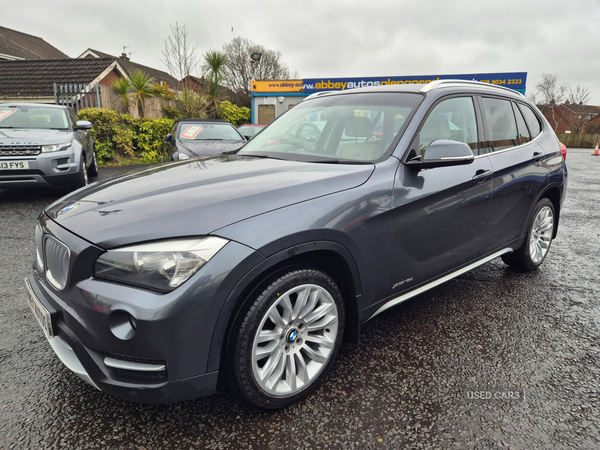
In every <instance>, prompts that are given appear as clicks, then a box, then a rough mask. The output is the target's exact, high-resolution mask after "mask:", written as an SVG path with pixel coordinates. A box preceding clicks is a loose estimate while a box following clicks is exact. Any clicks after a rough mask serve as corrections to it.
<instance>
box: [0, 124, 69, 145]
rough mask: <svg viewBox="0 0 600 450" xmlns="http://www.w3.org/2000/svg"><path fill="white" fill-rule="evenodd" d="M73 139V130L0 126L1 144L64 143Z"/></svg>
mask: <svg viewBox="0 0 600 450" xmlns="http://www.w3.org/2000/svg"><path fill="white" fill-rule="evenodd" d="M71 139H73V133H72V132H71V131H61V130H38V129H23V128H18V129H11V128H0V145H10V144H21V145H22V144H27V145H49V144H62V143H63V142H69V140H71Z"/></svg>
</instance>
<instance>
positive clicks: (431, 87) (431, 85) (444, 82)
mask: <svg viewBox="0 0 600 450" xmlns="http://www.w3.org/2000/svg"><path fill="white" fill-rule="evenodd" d="M461 84H467V85H471V86H482V85H483V86H486V87H492V88H497V89H503V90H505V91H509V92H512V93H513V94H521V93H520V92H519V91H516V90H514V89H511V88H507V87H504V86H498V85H497V84H490V83H483V82H482V81H472V80H435V81H432V82H430V83H427V84H426V85H425V86H423V87H422V88H421V92H429V91H432V90H434V89H439V88H441V87H444V85H461ZM521 95H523V94H521Z"/></svg>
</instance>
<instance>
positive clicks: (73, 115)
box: [67, 108, 77, 127]
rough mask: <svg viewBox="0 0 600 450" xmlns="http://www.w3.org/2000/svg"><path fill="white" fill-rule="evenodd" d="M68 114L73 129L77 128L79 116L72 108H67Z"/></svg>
mask: <svg viewBox="0 0 600 450" xmlns="http://www.w3.org/2000/svg"><path fill="white" fill-rule="evenodd" d="M67 112H68V113H69V118H70V119H71V122H73V127H76V126H77V114H76V113H75V111H73V110H72V109H71V108H67Z"/></svg>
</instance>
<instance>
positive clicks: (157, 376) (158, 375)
mask: <svg viewBox="0 0 600 450" xmlns="http://www.w3.org/2000/svg"><path fill="white" fill-rule="evenodd" d="M115 372H117V373H118V374H119V375H121V376H124V377H133V378H141V379H144V380H162V379H163V378H167V372H166V371H164V370H163V371H160V372H142V371H138V370H125V369H115Z"/></svg>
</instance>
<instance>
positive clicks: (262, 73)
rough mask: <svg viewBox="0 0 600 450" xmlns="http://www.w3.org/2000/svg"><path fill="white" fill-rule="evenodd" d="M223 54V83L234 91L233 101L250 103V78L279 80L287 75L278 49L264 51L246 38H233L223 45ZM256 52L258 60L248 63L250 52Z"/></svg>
mask: <svg viewBox="0 0 600 450" xmlns="http://www.w3.org/2000/svg"><path fill="white" fill-rule="evenodd" d="M223 52H224V53H225V56H226V60H227V63H226V70H225V74H224V76H225V82H226V83H227V87H229V89H231V90H232V91H233V92H234V93H235V96H234V99H233V100H234V103H237V104H238V105H239V106H250V81H251V80H282V79H286V78H290V71H289V69H288V67H287V66H286V65H285V64H284V63H283V61H282V60H281V52H280V51H278V50H268V49H266V48H265V47H263V46H262V45H258V44H254V43H252V42H250V41H249V40H248V39H246V38H242V37H239V36H238V37H236V38H233V39H232V40H231V42H229V43H227V44H225V45H224V46H223ZM253 53H260V55H261V56H260V60H259V61H254V62H251V58H250V55H251V54H253Z"/></svg>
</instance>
